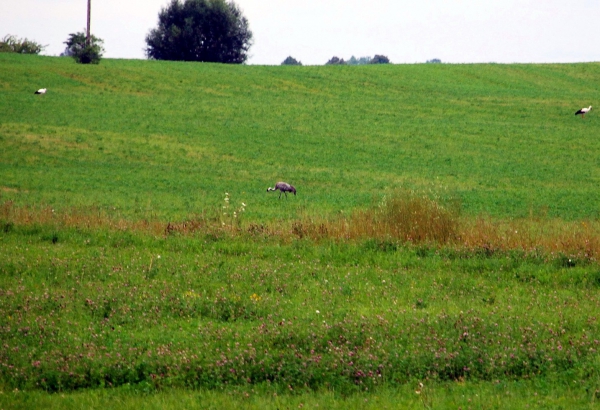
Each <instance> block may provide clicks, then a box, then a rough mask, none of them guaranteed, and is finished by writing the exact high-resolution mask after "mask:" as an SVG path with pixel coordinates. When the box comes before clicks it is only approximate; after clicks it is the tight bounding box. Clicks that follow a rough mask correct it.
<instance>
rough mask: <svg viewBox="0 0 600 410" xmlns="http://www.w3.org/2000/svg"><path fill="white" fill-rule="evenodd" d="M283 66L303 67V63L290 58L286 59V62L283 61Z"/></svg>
mask: <svg viewBox="0 0 600 410" xmlns="http://www.w3.org/2000/svg"><path fill="white" fill-rule="evenodd" d="M281 65H302V62H301V61H298V60H296V59H295V58H294V57H292V56H289V57H288V58H286V59H285V60H283V62H282V63H281Z"/></svg>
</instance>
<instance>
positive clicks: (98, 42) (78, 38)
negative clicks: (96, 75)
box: [63, 31, 104, 64]
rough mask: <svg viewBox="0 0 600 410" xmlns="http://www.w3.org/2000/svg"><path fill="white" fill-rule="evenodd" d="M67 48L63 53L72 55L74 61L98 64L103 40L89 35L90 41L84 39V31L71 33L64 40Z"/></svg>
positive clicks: (102, 49)
mask: <svg viewBox="0 0 600 410" xmlns="http://www.w3.org/2000/svg"><path fill="white" fill-rule="evenodd" d="M64 44H66V45H67V48H66V50H65V52H64V53H63V55H70V56H72V57H73V58H74V59H75V61H77V62H78V63H81V64H98V63H100V58H101V57H102V53H104V47H102V44H104V40H102V39H100V38H98V37H96V36H90V43H89V44H88V43H87V41H86V34H85V33H84V32H81V31H80V32H78V33H71V34H69V38H68V40H67V41H65V42H64Z"/></svg>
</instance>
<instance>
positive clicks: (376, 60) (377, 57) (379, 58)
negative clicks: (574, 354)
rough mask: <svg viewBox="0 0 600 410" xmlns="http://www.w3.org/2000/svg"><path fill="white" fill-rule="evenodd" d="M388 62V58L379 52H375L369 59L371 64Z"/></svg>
mask: <svg viewBox="0 0 600 410" xmlns="http://www.w3.org/2000/svg"><path fill="white" fill-rule="evenodd" d="M389 63H390V59H389V58H387V57H386V56H382V55H379V54H376V55H375V57H373V59H372V60H371V64H389Z"/></svg>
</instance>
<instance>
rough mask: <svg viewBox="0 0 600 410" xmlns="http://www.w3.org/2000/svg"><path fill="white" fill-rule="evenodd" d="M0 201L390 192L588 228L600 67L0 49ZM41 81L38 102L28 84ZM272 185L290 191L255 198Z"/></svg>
mask: <svg viewBox="0 0 600 410" xmlns="http://www.w3.org/2000/svg"><path fill="white" fill-rule="evenodd" d="M0 65H1V67H2V70H1V72H0V92H1V93H2V98H1V99H0V124H1V127H2V128H1V130H0V135H1V138H2V141H1V142H2V147H3V149H2V152H1V154H0V155H1V157H0V160H1V162H0V164H1V167H2V168H1V169H0V172H1V175H2V185H3V188H2V189H3V192H2V195H3V198H5V199H7V200H12V201H15V202H16V203H18V204H28V205H31V204H46V205H50V206H52V207H57V208H66V209H68V208H69V207H90V206H94V207H101V208H106V209H115V208H116V209H117V210H118V211H119V212H120V213H122V214H123V215H124V216H125V217H127V218H130V217H134V218H135V217H140V216H144V217H147V216H152V215H155V216H157V217H159V218H161V219H181V218H184V217H187V216H188V215H190V214H196V213H199V212H202V211H203V210H206V209H207V208H209V207H214V206H216V205H219V204H220V203H221V202H222V199H223V196H224V193H225V192H229V193H230V194H231V196H232V200H234V201H235V202H236V203H239V202H242V201H243V202H244V203H246V204H247V205H248V206H247V211H246V212H247V214H246V215H247V217H248V218H249V219H252V220H260V221H264V220H270V219H273V218H275V219H277V218H290V217H296V216H298V215H300V214H302V213H306V214H309V215H313V214H317V215H322V214H324V215H329V214H334V213H337V212H340V211H349V210H352V209H354V208H357V207H364V206H368V205H370V204H371V203H372V202H373V201H374V200H375V201H378V200H380V199H381V197H382V196H383V195H385V194H386V193H388V192H390V191H393V190H395V189H416V190H419V191H429V190H432V191H434V192H435V193H437V194H439V195H445V196H449V197H452V198H453V199H454V200H457V201H459V202H460V205H461V207H462V209H463V212H465V213H468V214H481V213H485V214H490V215H498V216H510V217H523V216H529V215H530V214H531V213H535V214H538V213H543V214H544V215H549V216H552V217H560V218H566V219H580V218H596V217H597V216H598V212H599V207H598V201H597V200H596V186H597V183H598V180H599V177H600V175H599V174H598V172H599V169H600V168H599V167H598V162H599V160H600V158H599V156H598V154H597V153H598V152H599V150H598V144H599V143H600V142H599V141H598V139H597V138H595V137H596V136H597V135H599V122H598V121H595V120H594V111H592V113H591V114H590V115H588V117H587V118H586V119H585V120H581V119H580V118H578V117H577V118H576V117H575V116H574V115H573V114H574V112H575V111H576V110H577V109H579V108H581V107H583V106H588V105H590V104H593V101H594V99H595V98H596V97H597V96H598V95H599V94H600V85H599V84H600V65H599V64H597V63H590V64H561V65H552V64H547V65H496V64H482V65H446V64H441V65H439V64H438V65H436V64H417V65H381V66H359V67H333V66H320V67H287V66H277V67H261V66H226V65H213V64H194V63H175V62H152V61H127V60H105V61H103V63H102V64H100V65H98V66H91V67H90V66H82V65H75V64H73V62H72V61H69V60H68V59H60V58H48V57H37V56H32V57H26V56H12V55H8V54H4V55H2V56H0ZM40 87H46V88H48V94H46V95H44V96H37V95H34V94H33V91H34V90H36V89H38V88H40ZM278 180H284V181H287V182H289V183H291V184H293V185H295V186H296V187H297V189H298V192H299V193H300V195H298V197H297V198H295V199H296V201H295V202H293V203H291V201H288V204H287V205H282V204H280V203H278V202H277V201H273V200H272V199H273V198H272V197H271V196H267V195H263V194H264V193H265V190H266V188H267V187H268V186H273V185H274V184H275V182H277V181H278Z"/></svg>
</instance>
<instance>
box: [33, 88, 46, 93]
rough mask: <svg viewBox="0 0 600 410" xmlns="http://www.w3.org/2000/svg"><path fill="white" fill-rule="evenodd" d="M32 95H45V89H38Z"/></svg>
mask: <svg viewBox="0 0 600 410" xmlns="http://www.w3.org/2000/svg"><path fill="white" fill-rule="evenodd" d="M34 94H46V89H45V88H40V89H39V90H37V91H36V92H34Z"/></svg>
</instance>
